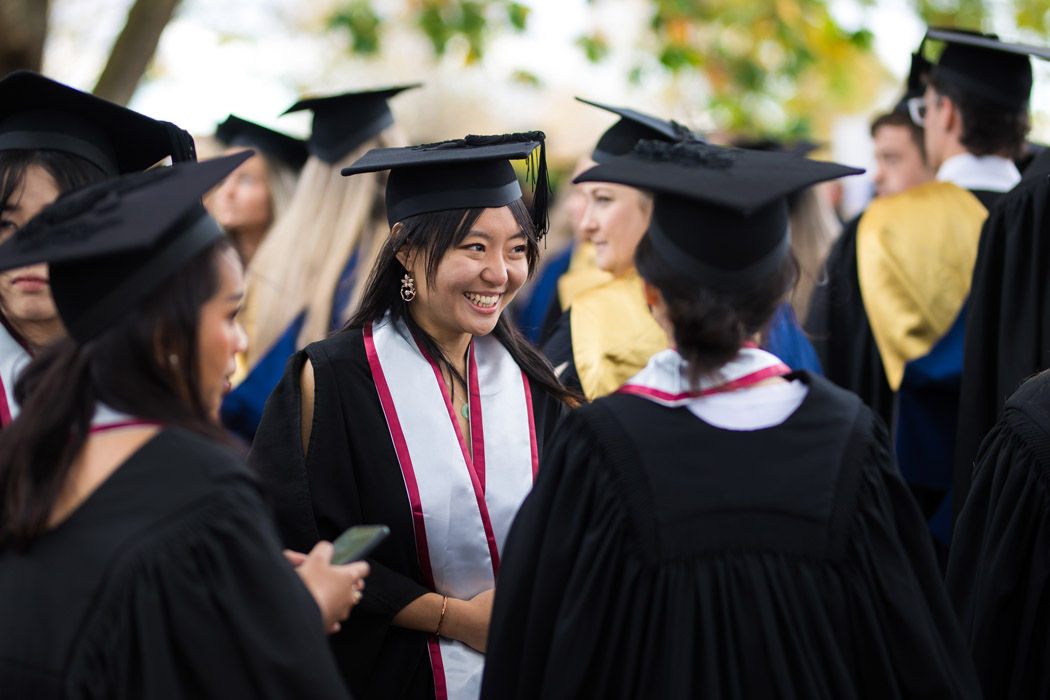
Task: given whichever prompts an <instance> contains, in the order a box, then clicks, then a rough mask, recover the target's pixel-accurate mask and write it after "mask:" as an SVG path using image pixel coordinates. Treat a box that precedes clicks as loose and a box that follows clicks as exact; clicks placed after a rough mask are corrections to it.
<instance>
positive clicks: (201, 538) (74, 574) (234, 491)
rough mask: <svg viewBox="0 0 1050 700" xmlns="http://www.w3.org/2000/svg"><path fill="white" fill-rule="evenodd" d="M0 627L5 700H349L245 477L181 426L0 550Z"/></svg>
mask: <svg viewBox="0 0 1050 700" xmlns="http://www.w3.org/2000/svg"><path fill="white" fill-rule="evenodd" d="M0 620H2V622H0V696H2V697H4V698H12V699H15V698H18V700H33V699H35V698H83V699H87V698H98V699H102V698H106V699H108V700H113V699H120V698H127V699H129V700H132V699H134V700H144V699H153V698H215V699H219V698H223V699H228V698H287V699H289V700H290V699H298V698H305V697H309V698H347V697H349V696H348V694H347V691H346V689H345V687H344V685H343V682H342V679H341V678H340V676H339V672H338V670H337V668H336V666H335V663H334V661H333V660H332V658H331V654H330V653H329V651H328V647H327V644H326V643H325V639H324V634H323V630H322V623H321V617H320V614H319V612H318V609H317V606H316V604H315V603H314V601H313V599H312V598H311V596H310V594H309V592H308V591H307V590H306V588H305V587H304V586H303V585H302V583H301V582H300V580H299V577H298V575H297V574H296V573H295V571H294V570H293V569H292V567H291V566H290V565H289V564H288V562H287V561H285V559H284V557H283V556H282V554H281V548H280V544H279V542H278V539H277V534H276V532H274V529H273V525H272V520H271V516H270V513H269V511H268V510H267V509H266V507H265V504H264V502H263V500H262V498H261V495H260V493H259V490H258V486H257V483H256V479H255V478H254V477H253V476H252V475H251V474H250V473H249V472H248V471H247V470H246V469H245V467H244V465H243V463H242V462H240V460H239V459H238V458H237V457H236V456H235V455H234V454H232V453H231V452H229V451H228V450H226V449H224V448H222V447H219V446H218V445H216V444H214V443H212V442H210V441H208V440H206V439H204V438H202V437H199V436H196V435H193V434H191V433H188V432H186V431H183V430H180V429H175V428H169V429H166V430H163V431H161V432H160V433H158V434H157V435H156V436H155V437H154V438H152V439H151V440H150V441H149V442H148V443H146V445H144V446H143V447H142V448H141V449H139V450H138V451H137V452H136V453H135V454H134V455H132V456H131V457H130V458H129V459H128V460H127V461H126V462H125V463H124V464H123V465H122V466H121V467H120V468H119V469H117V471H115V472H114V473H113V474H112V475H111V476H110V477H109V478H108V479H107V480H106V481H105V482H104V483H103V484H102V485H100V486H99V487H98V489H97V490H96V491H94V492H93V493H92V494H91V495H90V496H89V497H88V498H87V499H86V500H85V501H84V502H83V503H82V504H81V505H80V506H79V507H78V508H77V510H76V511H74V512H73V513H72V515H71V516H70V517H69V518H68V519H67V520H65V521H64V522H62V523H60V524H59V525H58V526H57V527H55V528H54V529H53V530H51V531H49V532H47V533H46V534H44V535H43V536H42V537H40V538H39V539H38V540H37V541H36V542H35V543H34V544H33V546H32V547H31V548H30V549H29V550H28V552H27V553H24V554H20V553H18V552H15V551H12V550H4V551H0Z"/></svg>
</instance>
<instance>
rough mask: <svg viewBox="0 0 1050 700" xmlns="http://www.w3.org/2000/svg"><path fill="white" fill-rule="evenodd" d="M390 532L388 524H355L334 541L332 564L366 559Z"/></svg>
mask: <svg viewBox="0 0 1050 700" xmlns="http://www.w3.org/2000/svg"><path fill="white" fill-rule="evenodd" d="M389 534H390V528H389V527H387V526H386V525H354V526H353V527H351V528H349V529H347V530H346V531H345V532H344V533H343V534H341V535H339V537H337V538H335V541H334V542H332V564H347V563H349V562H352V561H357V560H359V559H364V558H365V557H366V556H368V555H369V554H370V553H371V552H372V550H373V549H375V548H376V546H378V545H379V543H380V542H382V541H383V540H385V539H386V538H387V536H388V535H389Z"/></svg>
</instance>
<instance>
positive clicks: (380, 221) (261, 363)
mask: <svg viewBox="0 0 1050 700" xmlns="http://www.w3.org/2000/svg"><path fill="white" fill-rule="evenodd" d="M411 87H416V86H403V87H392V88H384V89H381V90H371V91H367V92H350V93H344V94H340V95H331V96H327V97H315V98H309V99H303V100H300V101H299V102H296V103H295V104H294V105H292V106H291V107H290V108H289V109H288V110H287V111H286V112H285V113H286V114H287V113H289V112H297V111H302V110H308V111H310V112H312V114H313V122H312V128H311V132H310V137H309V139H308V140H307V149H308V151H309V154H310V157H309V158H308V159H307V161H306V165H305V166H303V170H302V174H301V175H300V177H299V182H298V184H297V185H296V189H295V194H294V195H293V196H292V201H291V202H290V203H289V205H288V208H287V211H286V212H285V214H284V216H282V217H281V218H280V219H279V220H278V221H277V222H276V223H275V224H274V225H273V227H272V228H271V230H270V233H269V234H268V235H267V236H266V240H265V241H264V242H263V244H262V245H261V246H260V247H259V250H258V252H257V253H256V255H255V257H254V258H253V259H252V262H251V265H249V266H248V292H247V296H246V297H245V301H244V312H243V313H244V315H243V321H244V327H245V330H246V331H247V332H248V350H247V352H246V353H245V355H244V357H243V358H242V360H241V364H242V368H241V370H240V371H239V372H238V375H237V376H236V377H235V378H234V379H235V384H236V385H237V389H236V391H235V392H234V393H232V394H231V395H230V396H229V397H228V398H227V400H226V402H225V404H224V406H223V419H224V422H225V424H226V425H227V426H228V427H230V428H231V429H233V430H234V431H235V432H237V433H238V434H239V435H240V436H241V437H243V438H244V439H246V440H247V441H249V442H250V441H251V440H252V438H253V437H254V435H255V429H256V427H257V426H258V424H259V419H260V417H261V416H262V410H263V405H264V404H265V403H266V398H267V397H268V396H269V395H270V392H271V391H273V388H274V387H275V386H276V385H277V382H278V381H279V380H280V378H281V373H282V372H283V371H284V364H285V362H286V361H287V359H288V357H289V356H290V355H291V354H292V353H294V352H295V351H296V350H300V349H302V348H303V347H304V346H306V345H307V344H309V343H311V342H313V341H315V340H320V339H321V338H324V337H325V336H327V335H328V334H329V333H330V332H332V331H334V330H337V329H339V328H341V327H342V326H343V324H344V323H345V322H346V320H347V318H348V317H349V314H350V311H351V309H353V308H355V306H356V304H357V303H358V302H359V299H360V294H361V290H362V289H363V287H364V274H362V273H363V272H364V271H366V270H369V269H370V267H371V261H372V260H373V259H374V256H375V255H376V253H377V251H378V246H379V245H380V244H381V243H382V242H383V240H384V236H385V234H386V232H387V229H386V224H385V221H384V217H383V186H384V181H385V180H384V178H385V175H384V174H382V173H376V174H371V175H367V176H364V177H360V178H353V179H349V180H348V179H346V178H344V177H342V176H341V175H340V174H339V171H340V169H341V168H343V167H344V166H346V165H349V164H350V163H352V162H354V161H355V160H357V159H358V158H360V157H361V156H362V155H363V154H364V153H365V152H367V151H369V150H371V149H373V148H376V147H383V146H401V145H403V138H402V136H401V135H400V133H399V132H398V131H397V129H396V128H395V126H394V116H393V114H392V113H391V111H390V106H389V105H388V100H390V99H391V98H392V97H394V96H395V95H397V94H399V93H400V92H402V91H404V90H407V89H409V88H411Z"/></svg>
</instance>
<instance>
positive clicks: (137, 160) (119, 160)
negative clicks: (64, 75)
mask: <svg viewBox="0 0 1050 700" xmlns="http://www.w3.org/2000/svg"><path fill="white" fill-rule="evenodd" d="M45 149H47V150H55V151H62V152H65V153H72V154H74V155H77V156H80V157H81V158H84V159H86V160H88V161H90V162H91V163H94V164H95V165H97V166H98V167H99V168H101V169H102V171H103V172H105V173H106V174H108V175H117V174H120V173H132V172H137V171H140V170H145V169H146V168H149V167H151V166H153V165H156V164H157V163H158V162H160V161H161V160H163V159H164V158H165V157H167V156H171V158H172V160H173V161H181V160H194V159H195V157H196V154H195V152H194V150H193V139H192V138H191V137H190V135H189V134H188V133H186V132H185V131H183V130H182V129H180V128H178V127H177V126H175V125H174V124H171V123H170V122H162V121H157V120H156V119H150V118H149V117H146V116H143V115H141V114H139V113H138V112H134V111H132V110H130V109H127V108H125V107H121V106H120V105H117V104H114V103H112V102H109V101H107V100H103V99H101V98H99V97H95V96H94V95H89V94H87V93H86V92H81V91H80V90H75V89H73V88H71V87H69V86H68V85H63V84H62V83H59V82H56V81H54V80H51V79H50V78H45V77H44V76H42V75H39V74H37V73H33V72H31V71H24V70H20V71H15V72H14V73H11V74H10V75H8V76H7V77H5V78H4V79H3V80H0V151H9V150H45Z"/></svg>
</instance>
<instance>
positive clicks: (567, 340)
mask: <svg viewBox="0 0 1050 700" xmlns="http://www.w3.org/2000/svg"><path fill="white" fill-rule="evenodd" d="M543 354H544V356H545V357H546V358H547V360H548V361H549V362H550V363H551V366H552V367H554V371H555V372H557V373H558V379H559V380H561V383H562V385H564V386H565V387H567V388H569V389H572V390H573V391H576V392H579V393H580V394H582V393H583V385H582V384H580V375H579V374H577V373H576V360H575V359H574V358H573V355H572V307H570V308H568V309H566V310H565V311H564V312H563V313H562V314H561V316H559V317H558V320H557V321H556V322H554V324H553V325H552V326H551V330H550V334H549V335H548V336H547V340H546V342H544V343H543Z"/></svg>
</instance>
